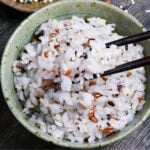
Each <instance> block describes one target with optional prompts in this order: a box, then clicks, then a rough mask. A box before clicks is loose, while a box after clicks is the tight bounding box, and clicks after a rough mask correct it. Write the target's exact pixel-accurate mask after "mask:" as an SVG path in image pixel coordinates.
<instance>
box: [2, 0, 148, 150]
mask: <svg viewBox="0 0 150 150" xmlns="http://www.w3.org/2000/svg"><path fill="white" fill-rule="evenodd" d="M86 2H91V1H90V0H86ZM92 2H94V3H98V4H100V5H102V6H104V7H108V8H110V9H113V10H115V11H117V12H118V13H121V14H122V15H123V16H126V17H127V18H129V19H130V20H132V21H133V22H134V23H136V24H137V26H139V27H140V28H142V29H143V30H145V29H144V28H143V25H142V24H140V23H139V22H138V21H137V20H136V19H135V18H134V17H133V16H131V15H129V14H127V13H124V12H123V11H122V10H120V9H119V8H117V7H115V6H113V5H108V4H106V3H103V2H100V1H92ZM65 3H67V1H62V2H57V3H54V4H52V5H48V6H46V7H44V8H42V9H40V10H39V11H37V12H36V13H34V14H32V15H30V16H29V17H28V18H27V19H26V20H24V21H23V22H22V23H21V24H20V26H19V27H18V28H17V29H16V30H15V32H14V33H13V35H12V36H11V38H10V39H9V42H8V44H7V46H6V48H5V51H4V53H3V57H2V62H1V85H2V91H3V95H4V97H5V100H6V102H7V104H8V106H9V108H10V110H11V111H12V113H13V114H14V116H15V117H16V118H17V120H18V121H19V122H20V123H21V124H22V125H23V126H24V127H25V128H26V129H28V130H29V131H30V132H31V133H33V134H34V135H36V136H38V137H40V138H41V139H43V140H45V141H47V142H52V143H54V144H56V145H60V146H64V147H70V148H79V149H81V148H85V149H88V148H96V147H102V146H105V145H108V144H111V143H114V142H116V141H118V140H120V139H122V138H124V137H126V136H127V135H128V134H130V133H131V132H133V131H134V130H135V129H137V128H138V127H139V126H140V125H141V124H142V123H143V121H145V120H146V119H147V118H148V116H149V114H150V109H148V110H147V111H146V113H145V114H144V116H143V118H142V119H141V121H139V122H138V123H137V124H135V126H133V127H132V128H131V129H129V130H128V131H126V132H125V133H124V134H123V135H117V136H115V137H113V139H111V140H106V141H103V140H102V141H100V142H97V143H83V144H82V143H71V142H69V141H66V140H59V139H55V138H53V137H52V136H51V137H49V136H47V135H46V134H44V133H41V131H40V130H39V129H37V128H35V127H33V126H31V124H29V122H28V121H26V120H25V119H24V118H23V117H22V116H21V114H20V112H19V111H18V110H16V109H15V108H13V107H12V104H11V102H10V100H9V99H11V98H12V94H13V93H11V94H10V93H9V89H10V87H7V86H6V85H5V80H6V77H5V74H6V73H7V68H6V62H7V61H8V60H7V55H8V54H9V51H10V46H11V42H12V40H13V39H14V38H15V36H16V34H17V33H18V32H19V30H21V28H22V27H23V26H25V25H26V24H27V23H28V22H29V21H30V20H31V19H32V18H33V17H35V16H36V17H37V16H38V14H39V13H41V12H42V11H44V10H47V9H48V8H49V7H53V6H56V5H63V4H65Z"/></svg>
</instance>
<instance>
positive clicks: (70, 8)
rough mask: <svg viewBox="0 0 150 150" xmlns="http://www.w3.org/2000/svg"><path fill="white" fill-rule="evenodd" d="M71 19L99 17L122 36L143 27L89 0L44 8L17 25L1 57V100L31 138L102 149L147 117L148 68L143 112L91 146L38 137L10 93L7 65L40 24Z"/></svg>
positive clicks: (149, 97)
mask: <svg viewBox="0 0 150 150" xmlns="http://www.w3.org/2000/svg"><path fill="white" fill-rule="evenodd" d="M72 15H77V16H80V17H92V16H93V17H102V18H104V19H106V20H107V21H108V23H115V24H116V26H117V28H116V31H117V32H118V33H120V34H122V35H129V34H133V33H137V32H140V31H143V30H144V28H143V25H141V24H140V23H139V22H138V21H137V20H136V19H135V18H134V17H132V16H131V15H129V14H126V13H124V12H123V11H122V10H120V9H119V8H116V7H115V6H112V5H108V4H106V3H103V2H98V1H93V0H92V1H90V0H85V1H83V0H80V1H79V0H76V1H75V0H69V1H61V2H58V3H54V4H52V5H49V6H46V7H45V8H42V9H41V10H39V11H37V12H36V13H34V14H32V15H31V16H29V17H28V18H27V19H26V20H25V21H24V22H22V23H21V24H20V26H19V27H18V28H17V30H16V31H15V32H14V34H13V35H12V36H11V38H10V40H9V42H8V44H7V46H6V48H5V51H4V54H3V57H2V64H1V84H2V90H3V94H4V97H5V100H6V102H7V104H8V106H9V108H10V110H11V111H12V113H13V114H14V116H15V117H16V118H17V119H18V121H19V122H20V123H21V124H22V125H23V126H24V127H25V128H27V129H28V130H29V131H30V132H32V133H33V134H34V135H36V136H38V137H40V138H41V139H43V140H45V141H48V142H53V143H55V144H57V145H61V146H65V147H70V148H71V147H72V148H94V147H101V146H104V145H108V144H111V143H113V142H115V141H118V140H120V139H122V138H123V137H125V136H127V135H128V134H130V133H131V132H132V131H133V130H135V129H136V128H138V127H139V126H140V125H141V124H142V122H143V121H144V120H146V118H147V117H148V116H149V114H150V94H149V92H150V67H147V68H146V76H147V83H146V95H145V99H146V104H145V105H144V108H143V109H142V110H141V111H140V112H138V113H137V114H136V116H135V118H134V120H133V121H132V122H131V123H129V124H128V125H127V126H126V127H125V128H124V129H123V130H122V131H120V132H118V133H115V134H112V135H111V136H109V137H106V138H104V139H103V140H102V141H97V142H95V143H92V144H88V143H83V144H81V143H71V142H69V141H66V140H58V139H55V138H54V137H53V136H51V135H49V134H46V133H42V132H41V131H40V130H39V129H38V128H37V127H35V126H34V125H33V124H31V123H30V122H29V121H28V117H27V116H25V115H24V114H23V113H22V107H21V105H20V103H19V101H18V99H17V96H16V92H15V89H14V82H13V73H12V69H11V65H12V63H13V61H14V60H15V59H16V57H17V55H18V53H19V52H20V50H21V49H22V48H23V46H24V45H25V44H27V43H28V42H29V41H30V39H31V36H32V34H33V33H34V32H35V31H36V29H37V28H38V27H39V25H41V24H42V23H44V22H46V21H47V20H48V19H49V18H57V19H66V18H70V17H71V16H72ZM141 44H142V45H143V46H144V48H145V50H144V54H145V56H146V55H150V51H149V46H150V42H149V41H146V42H143V43H141Z"/></svg>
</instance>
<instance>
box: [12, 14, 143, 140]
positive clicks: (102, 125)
mask: <svg viewBox="0 0 150 150" xmlns="http://www.w3.org/2000/svg"><path fill="white" fill-rule="evenodd" d="M114 30H115V25H114V24H106V21H105V20H103V19H101V18H89V19H87V20H86V21H85V20H84V19H82V18H78V17H75V16H74V17H72V19H70V20H61V21H57V20H49V21H48V22H47V23H44V24H42V25H41V27H40V28H39V29H38V31H37V32H36V37H34V39H32V42H31V43H29V44H27V45H26V46H25V47H24V50H23V51H22V52H21V54H20V56H19V58H18V59H17V60H16V61H15V62H14V63H13V72H14V83H15V88H16V90H17V96H18V98H19V99H20V101H21V103H22V105H23V112H24V113H25V114H26V115H28V116H29V119H30V121H31V122H33V124H35V125H36V126H37V127H38V128H40V129H41V131H42V132H47V133H49V134H51V135H53V136H54V137H55V138H59V139H66V140H70V141H71V142H81V143H82V142H84V141H88V142H89V143H91V142H95V141H96V140H100V139H102V138H103V137H105V136H107V135H109V134H111V133H112V132H116V131H119V130H122V129H123V128H124V127H125V126H126V125H127V124H128V123H129V122H130V121H132V120H133V118H134V116H135V113H136V111H139V110H140V109H142V106H143V104H144V102H145V101H144V89H145V86H144V82H145V80H146V79H145V72H144V68H139V69H135V70H131V71H128V72H123V73H119V74H115V75H111V76H107V77H103V78H101V77H100V76H99V73H103V72H104V71H105V70H107V69H112V68H114V67H115V66H117V65H119V64H122V63H125V62H128V61H132V60H135V59H138V58H141V57H143V54H142V52H143V47H142V46H140V45H132V44H130V45H129V46H128V50H127V49H125V47H124V46H122V47H117V46H115V45H112V46H111V47H110V48H106V46H105V43H107V42H109V41H112V40H115V39H119V38H121V37H122V36H120V35H118V34H117V33H115V32H114Z"/></svg>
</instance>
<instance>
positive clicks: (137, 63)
mask: <svg viewBox="0 0 150 150" xmlns="http://www.w3.org/2000/svg"><path fill="white" fill-rule="evenodd" d="M146 65H150V56H147V57H145V58H141V59H137V60H134V61H131V62H128V63H125V64H122V65H119V66H117V67H116V68H114V69H110V70H107V71H105V72H104V73H103V74H101V76H108V75H112V74H116V73H120V72H123V71H127V70H131V69H135V68H139V67H142V66H146Z"/></svg>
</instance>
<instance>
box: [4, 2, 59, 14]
mask: <svg viewBox="0 0 150 150" xmlns="http://www.w3.org/2000/svg"><path fill="white" fill-rule="evenodd" d="M56 1H58V0H54V1H53V2H56ZM1 2H2V3H4V4H5V5H7V6H9V7H12V8H14V9H16V10H19V11H23V12H27V13H32V12H34V11H36V10H38V9H40V8H42V7H44V6H46V5H48V4H52V3H53V2H49V3H40V2H36V3H32V4H30V3H25V4H23V3H19V2H15V1H14V0H1Z"/></svg>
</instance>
